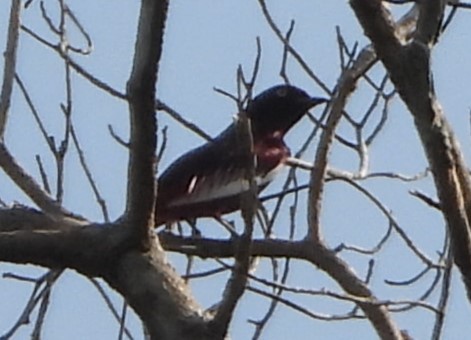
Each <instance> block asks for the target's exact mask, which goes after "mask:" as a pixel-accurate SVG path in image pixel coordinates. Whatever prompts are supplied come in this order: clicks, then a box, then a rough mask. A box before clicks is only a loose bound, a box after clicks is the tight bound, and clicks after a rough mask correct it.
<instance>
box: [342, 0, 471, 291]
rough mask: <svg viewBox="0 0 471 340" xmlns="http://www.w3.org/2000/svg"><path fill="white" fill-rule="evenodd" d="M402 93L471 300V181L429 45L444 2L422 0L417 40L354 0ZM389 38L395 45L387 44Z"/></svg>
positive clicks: (381, 11)
mask: <svg viewBox="0 0 471 340" xmlns="http://www.w3.org/2000/svg"><path fill="white" fill-rule="evenodd" d="M351 5H352V8H353V9H354V11H355V13H356V15H357V17H358V20H359V21H360V23H361V25H362V26H363V28H364V30H365V34H366V35H367V36H368V37H369V38H370V39H371V41H372V42H373V45H374V47H375V49H376V52H377V54H378V57H379V58H380V59H381V61H382V62H383V64H384V66H385V67H386V69H387V70H388V72H389V74H390V77H391V79H392V81H393V83H394V85H395V86H396V88H397V90H398V92H399V94H400V95H401V98H402V99H403V100H404V102H405V103H406V105H407V107H408V109H409V110H410V112H411V113H412V115H413V116H414V122H415V125H416V128H417V131H418V133H419V136H420V138H421V140H422V145H423V147H424V149H425V152H426V155H427V159H428V162H429V164H430V167H431V170H432V174H433V177H434V181H435V186H436V188H437V192H438V197H439V198H440V206H441V208H442V212H443V214H444V217H445V220H446V222H447V225H448V228H449V231H450V235H451V239H452V243H453V252H454V260H455V263H456V264H457V265H458V267H459V268H460V271H461V273H462V274H463V276H464V281H465V284H466V287H467V290H468V298H470V299H471V235H470V220H471V216H470V214H471V210H470V207H471V186H470V178H469V174H468V172H467V170H466V169H467V167H466V165H465V162H464V160H463V156H462V153H461V150H460V148H459V146H458V142H457V140H456V138H455V136H454V133H453V131H452V129H451V127H450V126H449V124H448V122H447V120H446V118H445V115H444V113H443V110H442V108H441V106H440V104H439V103H438V100H437V98H436V96H435V93H434V89H433V81H432V75H431V70H430V47H431V43H432V42H434V40H435V39H434V38H435V32H437V30H438V28H439V24H440V20H441V17H442V15H443V9H444V1H424V2H422V3H421V5H420V19H419V26H418V32H417V34H416V35H415V40H413V41H412V42H411V43H409V44H402V43H401V42H400V41H399V40H398V39H396V37H395V36H394V34H393V29H392V28H391V25H390V19H389V18H390V16H389V14H388V13H387V11H386V10H385V8H384V7H383V6H382V4H381V1H379V0H368V1H365V0H351ZM384 41H389V42H390V44H391V45H392V46H394V47H395V48H394V49H391V48H390V46H386V45H385V43H384Z"/></svg>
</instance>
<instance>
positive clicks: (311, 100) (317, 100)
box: [308, 97, 329, 107]
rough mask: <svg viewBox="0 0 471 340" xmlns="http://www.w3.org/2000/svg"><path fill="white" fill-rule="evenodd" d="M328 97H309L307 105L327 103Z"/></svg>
mask: <svg viewBox="0 0 471 340" xmlns="http://www.w3.org/2000/svg"><path fill="white" fill-rule="evenodd" d="M328 101H329V99H327V98H321V97H311V98H309V102H308V103H309V107H314V106H316V105H319V104H323V103H327V102H328Z"/></svg>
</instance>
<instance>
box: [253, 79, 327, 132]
mask: <svg viewBox="0 0 471 340" xmlns="http://www.w3.org/2000/svg"><path fill="white" fill-rule="evenodd" d="M326 101H327V99H324V98H318V97H311V96H309V95H308V94H307V93H306V92H304V91H303V90H301V89H299V88H297V87H294V86H291V85H278V86H274V87H271V88H269V89H268V90H265V91H263V92H262V93H260V94H259V95H258V96H256V97H255V98H254V99H253V100H252V101H251V102H250V103H249V105H248V107H247V115H248V116H249V118H250V119H251V122H252V130H253V133H254V135H259V136H261V135H265V134H271V133H274V132H279V133H281V135H284V134H285V133H286V132H287V131H288V130H289V129H290V128H291V127H292V126H293V125H294V124H295V123H296V122H297V121H298V120H299V119H300V118H301V117H302V116H303V115H304V114H305V113H306V112H307V111H308V110H309V109H310V108H312V107H314V106H316V105H317V104H321V103H324V102H326Z"/></svg>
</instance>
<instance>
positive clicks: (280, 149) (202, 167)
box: [155, 85, 327, 226]
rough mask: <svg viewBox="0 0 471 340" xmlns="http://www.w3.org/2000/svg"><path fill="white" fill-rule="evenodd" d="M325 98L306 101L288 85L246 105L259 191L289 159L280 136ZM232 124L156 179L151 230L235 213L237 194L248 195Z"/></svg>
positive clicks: (287, 151)
mask: <svg viewBox="0 0 471 340" xmlns="http://www.w3.org/2000/svg"><path fill="white" fill-rule="evenodd" d="M326 101H327V100H326V99H324V98H317V97H310V96H309V95H308V94H307V93H306V92H304V91H303V90H301V89H299V88H296V87H294V86H290V85H278V86H274V87H272V88H269V89H268V90H265V91H264V92H262V93H261V94H259V95H258V96H256V97H255V98H254V99H253V100H252V101H251V102H249V104H248V107H247V109H246V112H247V116H248V118H250V122H251V129H252V131H251V132H252V137H253V152H254V156H255V157H256V162H255V164H256V168H255V181H256V184H257V186H258V192H260V191H261V190H263V189H264V188H265V187H266V186H267V185H268V184H269V183H270V182H271V180H272V179H273V177H274V176H275V174H276V173H277V172H278V171H279V170H280V169H281V168H282V167H283V165H284V164H285V162H286V160H287V159H288V157H289V156H290V150H289V149H288V147H287V146H286V144H285V142H284V140H283V137H284V136H285V134H286V132H288V130H289V129H290V128H291V127H292V126H293V125H294V124H295V123H296V122H297V121H298V120H299V119H300V118H301V117H302V116H303V115H304V114H305V113H306V112H307V111H308V110H309V109H310V108H312V107H314V106H316V105H318V104H320V103H324V102H326ZM237 143H238V139H237V131H236V127H235V125H234V124H233V125H231V126H229V127H228V128H227V129H226V130H224V131H223V132H222V133H221V134H220V135H218V136H217V137H215V138H214V139H213V140H211V141H209V142H207V143H206V144H203V145H202V146H200V147H197V148H195V149H193V150H191V151H189V152H187V153H185V154H184V155H182V156H181V157H180V158H178V159H177V160H176V161H175V162H173V163H172V164H171V165H170V166H169V167H168V168H167V169H166V170H165V171H164V172H163V173H162V175H161V176H160V177H159V178H158V180H157V182H158V186H157V201H156V205H155V226H159V225H162V224H164V223H171V222H175V221H179V220H192V219H194V218H198V217H219V216H221V215H223V214H227V213H230V212H233V211H236V210H239V209H240V194H241V193H242V192H244V191H248V190H249V188H250V185H249V182H248V181H247V180H246V179H245V178H244V173H245V172H244V171H245V169H244V168H243V164H244V162H243V159H244V154H242V153H241V150H240V148H238V147H237Z"/></svg>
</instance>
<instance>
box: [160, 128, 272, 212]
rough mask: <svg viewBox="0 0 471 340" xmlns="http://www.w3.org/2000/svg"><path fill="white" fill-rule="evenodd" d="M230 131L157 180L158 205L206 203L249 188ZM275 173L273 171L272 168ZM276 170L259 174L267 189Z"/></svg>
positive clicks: (173, 166)
mask: <svg viewBox="0 0 471 340" xmlns="http://www.w3.org/2000/svg"><path fill="white" fill-rule="evenodd" d="M233 138H235V135H234V133H233V131H232V130H231V128H229V129H228V130H226V131H225V132H224V133H223V134H221V135H220V136H219V137H218V138H216V139H215V140H214V141H212V142H208V143H206V144H204V145H202V146H200V147H199V148H196V149H194V150H192V151H190V152H188V153H186V154H184V155H183V156H181V157H180V158H179V159H177V160H176V161H175V162H174V163H173V164H172V165H171V166H170V167H169V168H168V169H167V170H166V171H165V172H164V173H163V174H162V175H161V176H160V178H159V180H158V195H157V200H158V204H160V205H163V206H168V207H176V206H183V205H189V204H192V203H203V202H209V201H213V200H215V199H220V198H225V197H230V196H234V195H237V194H240V193H242V192H244V191H247V190H248V189H249V183H248V181H247V180H245V179H244V169H243V167H242V166H241V165H242V164H243V155H242V154H241V153H240V152H239V151H238V150H236V149H235V148H234V145H236V144H235V143H234V141H233ZM270 170H274V169H270ZM273 175H274V174H273V171H268V172H267V171H264V172H261V173H258V174H256V178H255V180H256V181H257V185H259V186H260V187H264V186H265V185H266V184H268V182H270V181H271V179H272V177H273Z"/></svg>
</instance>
